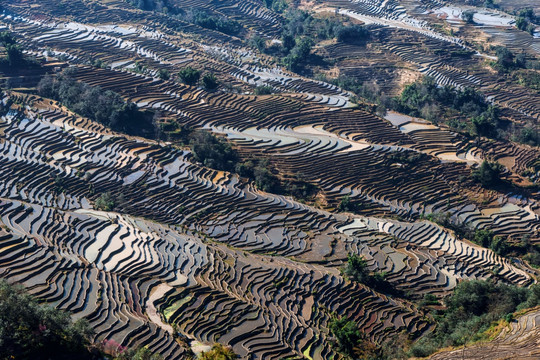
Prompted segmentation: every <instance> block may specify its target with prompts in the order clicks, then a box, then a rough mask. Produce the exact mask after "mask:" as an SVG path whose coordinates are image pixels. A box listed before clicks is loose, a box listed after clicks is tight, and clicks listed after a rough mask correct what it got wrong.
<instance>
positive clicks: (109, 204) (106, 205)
mask: <svg viewBox="0 0 540 360" xmlns="http://www.w3.org/2000/svg"><path fill="white" fill-rule="evenodd" d="M95 206H96V209H98V210H103V211H113V210H114V208H115V206H116V200H115V198H114V197H113V196H112V195H111V193H109V192H106V193H103V194H101V195H100V196H99V197H98V198H97V200H96V203H95Z"/></svg>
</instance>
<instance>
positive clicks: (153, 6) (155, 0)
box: [129, 0, 169, 13]
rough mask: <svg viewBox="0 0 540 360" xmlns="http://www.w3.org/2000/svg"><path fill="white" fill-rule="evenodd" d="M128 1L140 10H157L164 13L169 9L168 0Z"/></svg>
mask: <svg viewBox="0 0 540 360" xmlns="http://www.w3.org/2000/svg"><path fill="white" fill-rule="evenodd" d="M129 2H130V3H131V4H132V5H133V6H136V7H138V8H139V9H141V10H146V11H158V12H165V13H167V12H168V11H169V1H168V0H130V1H129Z"/></svg>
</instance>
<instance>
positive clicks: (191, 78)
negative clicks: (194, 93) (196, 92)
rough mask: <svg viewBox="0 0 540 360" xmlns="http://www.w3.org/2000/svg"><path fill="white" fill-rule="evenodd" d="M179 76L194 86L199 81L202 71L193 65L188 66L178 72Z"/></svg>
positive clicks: (185, 82) (184, 81)
mask: <svg viewBox="0 0 540 360" xmlns="http://www.w3.org/2000/svg"><path fill="white" fill-rule="evenodd" d="M178 76H179V77H180V79H181V80H182V82H183V83H184V84H186V85H191V86H194V85H197V83H198V82H199V78H200V77H201V72H200V71H199V70H196V69H194V68H192V67H191V66H187V67H185V68H183V69H182V70H180V71H179V72H178Z"/></svg>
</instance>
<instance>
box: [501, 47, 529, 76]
mask: <svg viewBox="0 0 540 360" xmlns="http://www.w3.org/2000/svg"><path fill="white" fill-rule="evenodd" d="M493 50H495V55H497V61H495V62H493V63H492V67H493V68H495V69H496V70H498V71H499V72H506V71H510V70H515V69H519V68H526V67H527V66H528V61H527V58H526V56H525V54H523V53H522V54H518V55H514V53H512V52H511V51H510V50H508V49H507V48H506V47H504V46H495V47H493Z"/></svg>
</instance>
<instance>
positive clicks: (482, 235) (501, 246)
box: [472, 230, 510, 256]
mask: <svg viewBox="0 0 540 360" xmlns="http://www.w3.org/2000/svg"><path fill="white" fill-rule="evenodd" d="M472 240H473V242H475V243H476V244H478V245H481V246H483V247H485V248H488V249H491V250H493V251H494V252H495V253H496V254H499V255H502V256H504V255H507V254H508V252H509V250H510V247H509V246H508V244H507V242H506V241H505V240H504V239H503V238H502V237H500V236H495V235H494V234H493V232H492V231H490V230H476V231H475V233H474V237H473V239H472Z"/></svg>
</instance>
